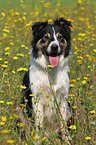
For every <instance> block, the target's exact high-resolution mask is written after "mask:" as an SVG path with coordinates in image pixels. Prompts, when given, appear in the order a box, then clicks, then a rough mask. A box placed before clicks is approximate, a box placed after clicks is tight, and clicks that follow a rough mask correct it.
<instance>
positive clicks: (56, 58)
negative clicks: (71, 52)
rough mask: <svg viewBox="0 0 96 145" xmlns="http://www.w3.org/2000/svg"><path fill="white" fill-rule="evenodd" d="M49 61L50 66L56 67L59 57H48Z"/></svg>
mask: <svg viewBox="0 0 96 145" xmlns="http://www.w3.org/2000/svg"><path fill="white" fill-rule="evenodd" d="M49 61H50V64H51V65H53V66H57V65H58V62H59V56H56V57H51V56H49Z"/></svg>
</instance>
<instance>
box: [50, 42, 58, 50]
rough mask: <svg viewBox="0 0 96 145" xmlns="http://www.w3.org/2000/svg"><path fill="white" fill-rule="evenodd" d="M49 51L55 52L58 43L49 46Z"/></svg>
mask: <svg viewBox="0 0 96 145" xmlns="http://www.w3.org/2000/svg"><path fill="white" fill-rule="evenodd" d="M51 51H55V52H57V51H58V45H57V44H53V45H52V46H51Z"/></svg>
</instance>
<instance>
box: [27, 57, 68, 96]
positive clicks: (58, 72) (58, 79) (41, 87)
mask: <svg viewBox="0 0 96 145" xmlns="http://www.w3.org/2000/svg"><path fill="white" fill-rule="evenodd" d="M42 59H43V60H42ZM40 61H42V63H41V62H40ZM38 62H39V63H38ZM40 63H41V64H43V63H44V65H45V66H47V65H48V63H47V62H46V60H44V58H41V59H37V60H34V59H33V58H31V66H30V68H29V80H30V85H31V91H32V93H34V95H35V96H36V95H37V94H38V93H39V92H40V91H43V92H44V93H45V94H44V93H43V94H44V95H48V94H46V93H50V92H51V91H54V93H58V91H59V93H60V94H61V95H64V96H65V95H67V94H68V89H69V77H68V69H69V67H68V64H67V62H64V63H63V65H60V64H58V66H57V67H54V68H52V69H51V71H50V72H49V73H48V72H47V71H46V70H45V69H44V68H43V65H40ZM48 90H51V91H50V92H49V91H48ZM55 95H56V94H55Z"/></svg>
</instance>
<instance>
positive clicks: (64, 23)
mask: <svg viewBox="0 0 96 145" xmlns="http://www.w3.org/2000/svg"><path fill="white" fill-rule="evenodd" d="M54 25H59V26H60V27H62V28H65V27H67V28H69V29H70V27H72V25H71V21H67V20H65V19H64V18H59V19H57V20H55V21H54Z"/></svg>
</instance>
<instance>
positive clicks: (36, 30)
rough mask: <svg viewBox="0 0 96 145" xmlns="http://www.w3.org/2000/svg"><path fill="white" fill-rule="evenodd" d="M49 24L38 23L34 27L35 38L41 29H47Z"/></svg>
mask: <svg viewBox="0 0 96 145" xmlns="http://www.w3.org/2000/svg"><path fill="white" fill-rule="evenodd" d="M47 24H48V22H47V21H46V22H37V23H35V24H34V25H33V26H32V30H33V35H34V36H35V35H36V34H37V32H39V31H40V30H41V29H43V28H44V27H46V26H47Z"/></svg>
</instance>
